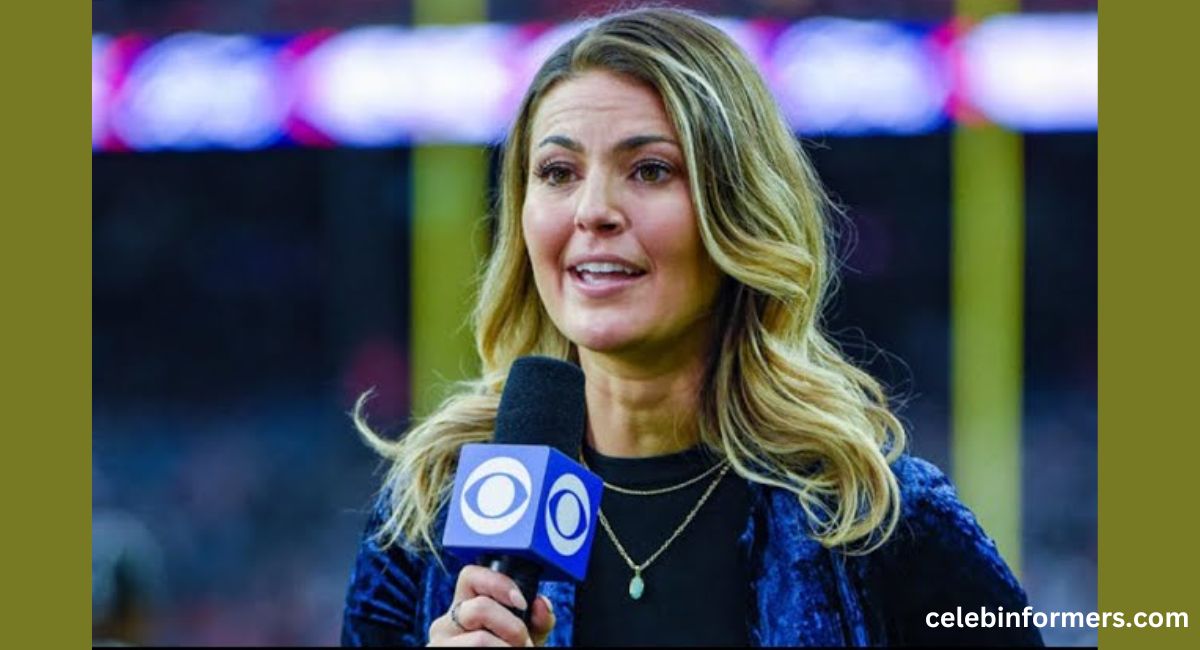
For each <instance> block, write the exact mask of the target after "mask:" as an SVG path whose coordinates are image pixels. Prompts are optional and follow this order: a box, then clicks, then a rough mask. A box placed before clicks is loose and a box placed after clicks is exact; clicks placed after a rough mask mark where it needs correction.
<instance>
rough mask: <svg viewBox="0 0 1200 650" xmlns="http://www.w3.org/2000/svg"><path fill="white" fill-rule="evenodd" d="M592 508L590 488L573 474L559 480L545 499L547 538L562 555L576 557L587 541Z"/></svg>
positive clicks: (564, 475)
mask: <svg viewBox="0 0 1200 650" xmlns="http://www.w3.org/2000/svg"><path fill="white" fill-rule="evenodd" d="M591 521H592V506H591V502H590V501H589V500H588V493H587V488H586V487H584V485H583V481H581V480H579V477H578V476H575V475H574V474H563V475H562V476H560V477H558V480H557V481H555V482H554V485H552V486H550V492H549V493H548V498H547V499H546V536H547V537H549V538H550V545H551V546H553V547H554V550H556V551H558V552H559V553H560V554H562V555H574V554H575V553H576V552H577V551H578V550H579V548H580V547H581V546H583V543H584V542H585V541H587V532H588V525H589V524H590V523H591Z"/></svg>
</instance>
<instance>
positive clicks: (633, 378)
mask: <svg viewBox="0 0 1200 650" xmlns="http://www.w3.org/2000/svg"><path fill="white" fill-rule="evenodd" d="M579 362H580V365H581V366H582V368H583V370H584V374H585V375H586V376H587V384H586V387H587V388H586V391H587V407H588V408H587V410H588V431H587V436H588V439H587V442H588V445H589V446H591V447H592V449H595V450H596V451H597V452H599V453H601V454H603V455H605V456H615V457H626V458H629V457H643V456H658V455H662V454H669V453H673V452H677V451H682V450H684V449H687V448H689V447H692V446H694V445H695V444H696V443H697V441H698V440H699V431H698V428H697V427H698V422H699V417H698V411H699V406H700V389H701V386H702V383H703V376H704V361H703V359H702V358H701V357H699V356H693V357H691V358H688V359H686V360H684V361H681V362H678V363H668V364H662V363H660V364H656V366H655V367H653V368H649V367H646V366H645V365H635V364H630V363H627V362H623V361H621V360H619V359H616V358H613V357H610V356H605V355H601V354H597V353H593V352H589V351H587V350H582V349H581V350H580V354H579Z"/></svg>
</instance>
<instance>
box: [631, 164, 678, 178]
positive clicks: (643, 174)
mask: <svg viewBox="0 0 1200 650" xmlns="http://www.w3.org/2000/svg"><path fill="white" fill-rule="evenodd" d="M670 175H671V168H670V167H669V166H667V165H666V164H664V163H661V162H654V161H650V162H644V163H640V164H639V165H638V166H637V168H636V169H634V170H633V176H634V178H635V179H637V180H638V181H640V182H642V183H661V182H663V181H665V180H667V177H669V176H670Z"/></svg>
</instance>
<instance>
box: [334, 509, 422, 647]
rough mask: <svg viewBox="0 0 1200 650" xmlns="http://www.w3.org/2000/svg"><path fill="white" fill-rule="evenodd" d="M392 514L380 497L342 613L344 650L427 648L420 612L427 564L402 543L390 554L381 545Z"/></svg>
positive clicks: (369, 523) (373, 512)
mask: <svg viewBox="0 0 1200 650" xmlns="http://www.w3.org/2000/svg"><path fill="white" fill-rule="evenodd" d="M387 512H388V506H387V499H386V498H380V499H379V500H378V501H377V502H376V505H375V507H374V509H373V510H372V512H371V516H370V518H369V519H368V520H367V526H366V531H365V532H364V533H363V538H362V541H361V543H360V544H359V549H358V555H357V557H356V558H355V560H354V568H353V570H352V571H351V573H350V587H349V590H348V592H347V594H346V605H345V609H344V610H343V613H342V635H341V644H342V645H343V646H407V647H411V646H420V645H424V641H425V630H424V629H420V623H419V618H420V617H419V615H418V608H419V606H420V599H421V598H422V593H423V592H422V589H421V578H422V576H423V575H424V573H425V562H424V561H423V560H422V559H421V558H420V557H419V556H418V555H417V554H415V553H412V552H410V551H407V550H405V549H403V548H402V547H401V545H399V544H393V545H391V546H390V547H388V548H387V549H386V550H385V549H383V548H382V547H381V545H380V543H379V542H378V541H376V539H375V534H376V533H377V532H378V531H379V529H380V527H381V526H382V525H383V522H384V521H385V517H386V515H387Z"/></svg>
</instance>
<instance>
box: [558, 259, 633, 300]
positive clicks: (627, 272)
mask: <svg viewBox="0 0 1200 650" xmlns="http://www.w3.org/2000/svg"><path fill="white" fill-rule="evenodd" d="M569 271H570V274H571V278H572V279H573V280H574V284H575V286H576V287H578V288H579V289H580V291H581V292H583V293H584V294H585V295H588V296H591V297H595V298H600V297H604V296H608V295H611V294H613V293H616V292H618V291H621V290H623V289H625V288H626V287H629V286H631V285H633V284H635V283H637V282H638V280H640V279H641V278H642V277H643V276H645V275H646V272H645V271H643V270H641V269H639V268H635V267H632V266H628V265H625V264H620V263H617V262H584V263H582V264H577V265H575V266H572V267H571V268H570V269H569Z"/></svg>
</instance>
